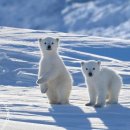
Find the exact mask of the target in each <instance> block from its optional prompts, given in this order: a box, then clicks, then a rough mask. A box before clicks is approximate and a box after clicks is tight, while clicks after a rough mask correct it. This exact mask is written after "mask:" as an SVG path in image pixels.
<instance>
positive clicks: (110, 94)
mask: <svg viewBox="0 0 130 130" xmlns="http://www.w3.org/2000/svg"><path fill="white" fill-rule="evenodd" d="M81 68H82V73H83V75H84V77H85V81H86V83H87V85H88V91H89V97H90V102H89V103H87V104H86V106H91V105H92V106H93V105H94V106H95V107H102V106H103V105H104V104H105V103H106V99H108V100H107V103H109V104H114V103H118V96H119V92H120V89H121V86H122V79H121V77H120V76H119V75H118V74H117V73H116V72H115V71H113V70H112V69H109V68H107V67H101V62H100V61H95V60H89V61H87V62H81Z"/></svg>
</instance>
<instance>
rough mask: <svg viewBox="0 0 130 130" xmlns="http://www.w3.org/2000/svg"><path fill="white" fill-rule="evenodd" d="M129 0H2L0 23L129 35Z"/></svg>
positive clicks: (89, 32) (107, 34) (102, 34)
mask: <svg viewBox="0 0 130 130" xmlns="http://www.w3.org/2000/svg"><path fill="white" fill-rule="evenodd" d="M129 12H130V1H129V0H51V2H50V1H47V0H42V1H41V0H22V1H20V0H0V18H1V19H0V26H9V27H22V28H33V29H44V30H45V29H49V30H57V31H63V32H77V33H82V34H89V35H90V34H91V35H94V36H95V35H96V36H109V37H117V36H118V37H122V38H130V30H129V28H128V27H129V26H130V13H129Z"/></svg>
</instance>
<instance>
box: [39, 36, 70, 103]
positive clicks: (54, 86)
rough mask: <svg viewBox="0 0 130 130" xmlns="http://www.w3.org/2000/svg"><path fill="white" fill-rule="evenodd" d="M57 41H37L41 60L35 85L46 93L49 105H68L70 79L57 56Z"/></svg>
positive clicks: (47, 39)
mask: <svg viewBox="0 0 130 130" xmlns="http://www.w3.org/2000/svg"><path fill="white" fill-rule="evenodd" d="M58 46H59V39H58V38H57V39H54V38H52V37H47V38H45V39H39V47H40V50H41V55H42V57H41V60H40V63H39V74H38V78H39V79H38V80H37V84H39V85H40V89H41V92H42V93H46V94H47V96H48V98H49V101H50V103H51V104H68V103H69V96H70V93H71V89H72V78H71V76H70V74H69V72H68V70H67V69H66V67H65V65H64V63H63V61H62V59H61V58H60V56H59V54H58V51H57V50H58Z"/></svg>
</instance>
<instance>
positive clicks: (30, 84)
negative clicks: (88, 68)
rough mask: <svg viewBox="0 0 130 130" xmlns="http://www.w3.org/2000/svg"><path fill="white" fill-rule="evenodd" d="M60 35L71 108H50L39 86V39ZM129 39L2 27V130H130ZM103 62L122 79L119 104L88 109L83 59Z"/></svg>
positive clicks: (0, 122)
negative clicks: (69, 79) (70, 84)
mask: <svg viewBox="0 0 130 130" xmlns="http://www.w3.org/2000/svg"><path fill="white" fill-rule="evenodd" d="M46 36H53V37H60V39H61V44H60V48H59V51H60V55H61V57H62V58H63V60H64V62H65V64H66V65H67V67H68V69H69V71H70V72H71V74H72V75H73V79H74V86H73V91H72V94H71V98H70V103H71V104H70V105H62V106H60V105H59V106H58V105H50V104H48V100H47V97H46V95H43V94H41V93H40V91H39V88H38V87H36V84H35V81H36V79H37V71H38V62H39V59H40V51H39V48H38V43H37V39H38V38H41V37H46ZM129 56H130V40H128V39H119V38H105V37H97V36H85V35H77V34H72V33H60V32H54V31H53V32H51V31H45V30H44V31H43V30H29V29H18V28H7V27H1V28H0V85H1V86H0V92H1V94H0V130H12V129H13V130H25V129H30V130H34V129H35V130H41V129H42V130H43V129H45V130H52V129H56V130H86V129H88V130H90V129H99V130H101V129H102V130H104V129H111V130H122V129H124V130H129V129H130V123H129V119H130V95H129V93H130V61H129ZM89 59H95V60H101V61H102V65H103V66H108V67H111V68H113V69H115V70H116V71H117V72H118V73H119V74H121V76H122V77H123V81H124V85H123V88H122V90H121V94H120V98H119V102H120V105H113V106H107V107H104V108H101V109H94V108H93V107H86V106H84V104H85V103H86V102H88V101H89V98H88V93H87V92H88V91H87V88H86V87H85V85H84V79H83V76H82V74H81V70H80V62H81V61H82V60H89Z"/></svg>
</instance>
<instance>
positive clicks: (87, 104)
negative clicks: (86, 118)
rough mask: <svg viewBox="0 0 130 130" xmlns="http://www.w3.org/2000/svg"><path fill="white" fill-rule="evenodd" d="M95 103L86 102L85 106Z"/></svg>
mask: <svg viewBox="0 0 130 130" xmlns="http://www.w3.org/2000/svg"><path fill="white" fill-rule="evenodd" d="M93 105H94V103H91V102H89V103H86V104H85V106H93Z"/></svg>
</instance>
